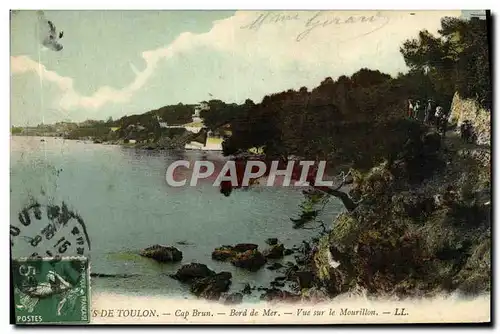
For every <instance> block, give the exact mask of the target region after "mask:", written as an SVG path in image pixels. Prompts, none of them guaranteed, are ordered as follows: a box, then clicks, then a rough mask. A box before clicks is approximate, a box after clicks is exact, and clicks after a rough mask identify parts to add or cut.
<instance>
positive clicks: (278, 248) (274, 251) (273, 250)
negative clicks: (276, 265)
mask: <svg viewBox="0 0 500 334" xmlns="http://www.w3.org/2000/svg"><path fill="white" fill-rule="evenodd" d="M284 251H285V246H283V244H275V245H273V246H271V247H270V248H268V249H266V250H264V251H263V252H262V254H263V255H264V256H265V257H266V258H268V259H281V258H282V257H283V255H284Z"/></svg>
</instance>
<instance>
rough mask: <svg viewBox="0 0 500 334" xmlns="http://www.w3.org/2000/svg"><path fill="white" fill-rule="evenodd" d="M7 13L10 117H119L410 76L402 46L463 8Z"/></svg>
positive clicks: (33, 120)
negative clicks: (359, 74) (347, 78)
mask: <svg viewBox="0 0 500 334" xmlns="http://www.w3.org/2000/svg"><path fill="white" fill-rule="evenodd" d="M413 13H414V15H411V14H410V12H407V11H363V12H361V11H352V12H348V11H336V12H316V11H298V12H255V11H239V12H235V11H145V10H143V11H44V15H45V17H46V18H47V19H49V20H51V21H52V22H53V23H54V24H55V25H56V28H57V30H62V31H64V36H63V38H62V39H61V40H60V43H61V44H62V45H63V46H64V48H63V49H62V50H61V51H53V50H50V49H47V48H45V47H43V46H42V44H41V37H40V36H41V34H45V31H46V29H47V28H46V27H45V26H44V25H43V24H40V22H39V20H38V16H37V13H36V12H35V11H16V12H13V13H11V57H10V62H11V64H10V66H11V124H13V125H18V126H28V125H30V126H33V125H37V124H40V123H45V124H50V123H54V122H58V121H76V122H80V121H84V120H86V119H107V118H108V117H113V118H114V119H117V118H120V117H122V116H124V115H132V114H141V113H144V112H147V111H149V110H152V109H157V108H160V107H162V106H164V105H170V104H178V103H185V104H188V103H189V104H191V103H193V104H195V103H199V102H201V101H204V100H209V99H220V100H223V101H226V102H236V103H241V102H243V101H244V100H245V99H247V98H250V99H252V100H253V101H254V102H256V103H257V102H260V101H261V100H262V98H263V97H264V96H265V95H266V94H270V93H275V92H280V91H284V90H288V89H299V88H300V87H303V86H305V87H308V88H309V89H312V88H314V87H316V86H318V85H319V84H320V82H321V81H322V80H323V79H324V78H326V77H332V78H334V79H335V78H337V77H338V76H340V75H343V74H345V75H350V74H352V73H354V72H356V71H357V70H359V69H360V68H363V67H366V68H370V69H378V70H380V71H382V72H385V73H388V74H391V75H397V73H398V72H405V71H407V68H406V65H405V63H404V60H403V57H402V56H401V54H400V52H399V48H400V46H401V45H402V43H403V41H404V40H406V39H408V38H413V37H416V36H417V34H418V32H419V31H420V30H423V29H427V30H429V31H430V32H431V33H436V32H437V30H438V29H439V27H440V20H441V18H442V17H444V16H461V15H462V12H461V11H416V12H413Z"/></svg>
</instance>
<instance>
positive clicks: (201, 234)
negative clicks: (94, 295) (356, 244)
mask: <svg viewBox="0 0 500 334" xmlns="http://www.w3.org/2000/svg"><path fill="white" fill-rule="evenodd" d="M43 140H44V141H42V139H41V138H40V137H12V141H11V185H10V188H11V224H14V225H17V226H18V225H19V220H18V214H19V212H20V210H22V208H23V207H24V206H25V205H27V204H28V203H29V202H30V199H33V198H34V199H36V200H38V201H40V202H47V201H52V202H54V203H61V202H62V201H64V202H65V203H67V204H68V206H69V207H70V208H71V209H73V210H75V211H76V212H77V213H79V214H80V215H81V217H82V218H83V220H84V221H85V224H86V226H87V229H88V234H89V238H90V240H91V244H92V251H91V253H90V256H91V265H92V268H91V270H92V272H95V273H105V274H134V275H136V276H133V277H129V278H94V279H93V283H92V285H93V287H92V288H93V289H94V290H93V291H97V292H99V291H110V292H111V291H112V292H119V293H127V294H138V295H147V294H161V295H183V296H186V298H191V296H190V294H189V292H188V289H187V287H186V286H184V285H182V284H180V283H179V282H177V281H175V280H173V279H171V278H170V277H168V274H171V273H173V272H175V270H176V269H177V268H178V267H180V266H181V265H182V264H185V263H189V262H200V263H204V264H206V265H207V266H209V267H210V268H211V269H213V270H215V271H222V270H224V271H230V272H231V273H232V274H233V279H232V282H233V284H232V286H231V290H232V291H236V290H240V289H242V288H243V286H244V284H245V283H250V284H251V285H258V286H261V285H268V283H269V282H270V281H271V280H272V279H273V277H274V276H276V275H277V273H276V272H273V271H270V270H267V269H265V268H262V269H261V270H260V271H258V272H256V273H250V272H247V271H245V270H243V269H239V268H235V267H234V266H232V265H231V264H230V263H221V262H217V261H213V260H212V259H211V252H212V251H213V249H214V248H216V247H219V246H221V245H225V244H235V243H240V242H248V243H256V244H258V245H259V248H261V249H263V248H265V246H266V245H265V240H266V239H267V238H269V237H277V238H279V240H280V241H281V242H283V243H284V244H285V247H292V246H293V245H298V244H300V243H301V242H302V240H305V239H309V238H310V237H312V236H315V235H317V233H318V231H317V230H296V229H293V228H292V223H291V221H290V219H289V218H290V217H296V216H297V214H298V213H299V207H298V206H299V204H300V203H301V202H302V199H303V196H302V194H301V192H300V189H298V188H296V189H293V188H267V187H265V188H253V189H250V190H246V191H243V190H239V191H234V192H233V193H232V194H231V196H230V197H224V196H222V195H221V194H220V193H219V191H218V188H216V187H213V186H212V185H211V183H208V182H205V183H203V182H202V183H200V184H199V185H198V186H197V187H182V188H172V187H169V186H168V185H167V184H166V182H165V171H166V168H167V166H168V165H169V163H171V162H172V161H174V160H178V159H183V160H190V161H194V160H196V159H206V160H211V161H215V162H218V163H221V164H222V163H223V162H224V160H225V158H224V157H222V155H221V154H220V153H218V152H210V153H203V152H199V151H185V152H184V151H182V152H168V151H146V150H136V149H131V148H123V147H120V146H111V145H100V144H92V143H84V142H80V141H70V140H64V139H58V138H44V139H43ZM339 210H340V206H339V205H338V203H336V202H332V203H330V204H329V205H328V207H327V210H326V211H325V213H324V217H322V218H323V219H324V220H325V221H327V222H329V221H332V219H333V217H334V215H335V214H336V213H337V212H338V211H339ZM35 233H36V232H35ZM179 241H183V242H186V243H187V244H186V245H179V244H176V243H177V242H179ZM153 244H165V245H174V246H176V247H177V248H178V249H180V250H181V251H182V253H183V256H184V258H183V260H182V263H179V264H158V263H156V262H155V261H152V260H150V259H146V258H141V257H139V256H138V255H137V252H138V251H139V250H140V249H141V248H144V247H148V246H150V245H153ZM30 250H31V249H30V246H29V245H28V244H27V243H22V242H21V243H16V245H15V246H14V249H13V253H14V256H28V255H29V254H31V253H30ZM290 260H293V255H291V256H288V257H286V258H285V259H284V260H283V262H286V261H290Z"/></svg>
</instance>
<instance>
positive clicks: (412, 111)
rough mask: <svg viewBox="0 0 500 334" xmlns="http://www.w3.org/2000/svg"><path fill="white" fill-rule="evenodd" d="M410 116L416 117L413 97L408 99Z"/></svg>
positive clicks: (411, 117)
mask: <svg viewBox="0 0 500 334" xmlns="http://www.w3.org/2000/svg"><path fill="white" fill-rule="evenodd" d="M408 117H409V118H410V119H413V118H415V107H414V106H413V100H412V99H408Z"/></svg>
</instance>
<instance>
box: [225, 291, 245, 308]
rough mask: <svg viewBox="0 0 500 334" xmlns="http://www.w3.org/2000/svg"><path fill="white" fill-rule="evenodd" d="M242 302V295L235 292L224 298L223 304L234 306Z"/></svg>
mask: <svg viewBox="0 0 500 334" xmlns="http://www.w3.org/2000/svg"><path fill="white" fill-rule="evenodd" d="M242 301H243V295H242V294H241V293H239V292H235V293H231V294H229V295H227V296H226V297H225V299H224V304H226V305H235V304H240V303H241V302H242Z"/></svg>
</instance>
